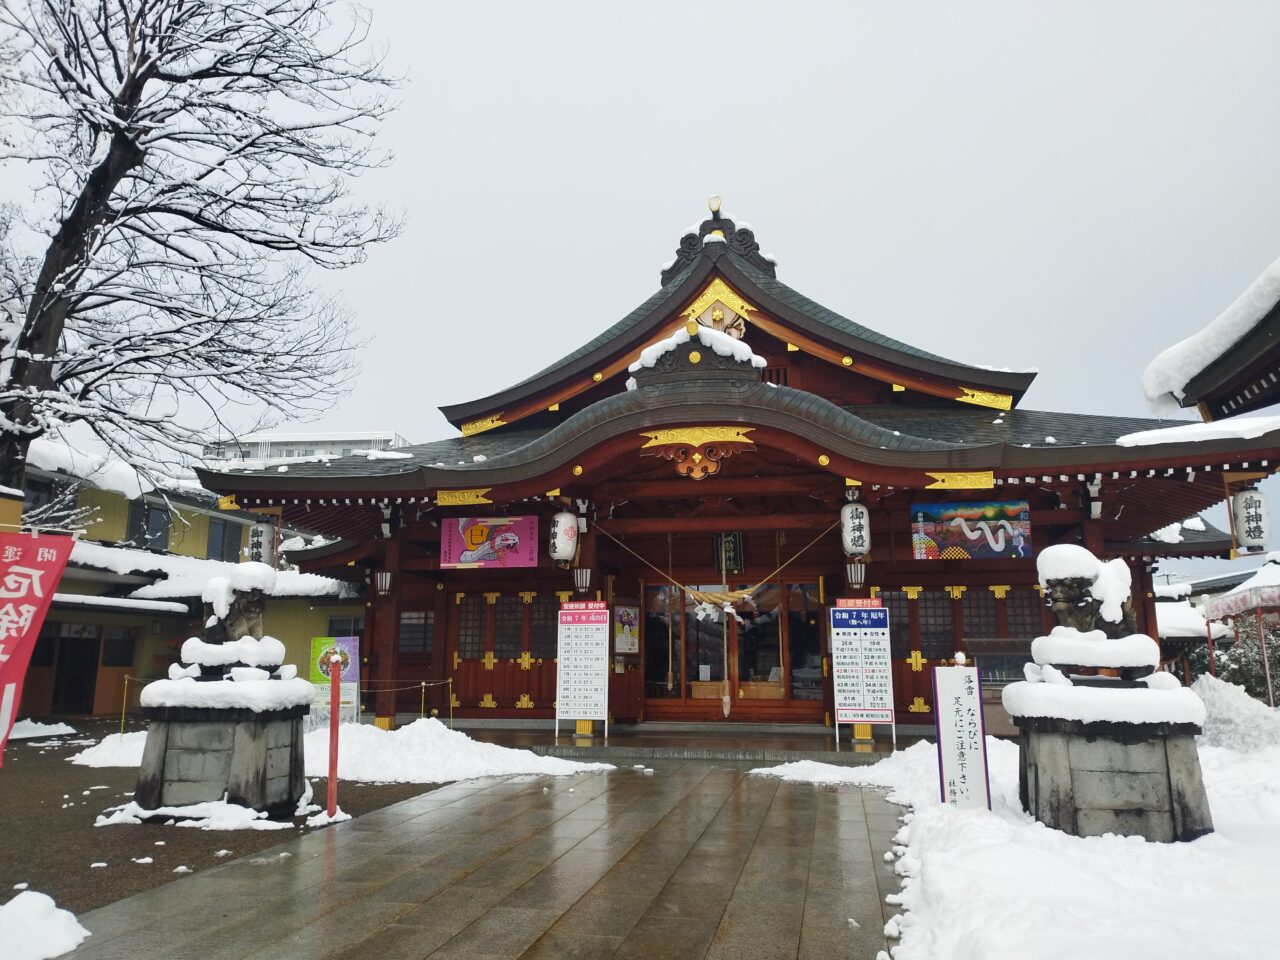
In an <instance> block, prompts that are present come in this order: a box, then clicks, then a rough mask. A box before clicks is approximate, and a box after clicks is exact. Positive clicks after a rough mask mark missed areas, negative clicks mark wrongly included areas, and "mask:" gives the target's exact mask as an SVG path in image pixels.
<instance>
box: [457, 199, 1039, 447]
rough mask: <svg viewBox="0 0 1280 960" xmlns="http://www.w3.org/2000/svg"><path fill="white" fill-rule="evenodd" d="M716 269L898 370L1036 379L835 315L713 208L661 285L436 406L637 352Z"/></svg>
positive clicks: (1015, 389) (501, 403)
mask: <svg viewBox="0 0 1280 960" xmlns="http://www.w3.org/2000/svg"><path fill="white" fill-rule="evenodd" d="M719 235H722V236H719ZM716 276H720V277H722V278H723V279H724V280H726V281H727V282H728V283H729V285H730V286H731V287H733V289H734V290H735V291H736V292H737V293H738V294H740V295H741V296H742V297H743V298H744V299H745V300H747V301H750V302H751V303H752V304H753V305H754V306H755V307H757V308H758V309H759V310H762V311H764V312H765V313H767V314H768V315H769V316H771V317H773V318H776V319H778V320H779V321H782V322H784V323H786V324H788V325H789V326H793V327H794V328H795V329H796V330H798V331H801V332H803V333H805V334H807V335H810V336H812V337H814V338H815V339H817V340H819V341H821V342H823V343H827V344H830V345H831V346H833V347H835V348H838V349H840V350H842V351H848V352H850V353H852V354H854V355H855V356H859V357H866V358H870V359H871V360H873V361H876V362H879V363H883V364H887V365H889V366H891V367H894V368H900V369H902V370H903V371H907V372H915V373H918V374H922V375H925V376H928V377H936V378H942V379H944V380H950V381H955V382H957V383H963V384H965V385H967V386H969V387H973V388H977V389H980V390H990V391H993V392H997V393H1002V394H1007V395H1008V396H1009V397H1011V398H1012V403H1013V404H1015V405H1016V403H1017V401H1018V400H1019V399H1020V398H1021V396H1022V394H1023V393H1025V392H1026V390H1027V388H1028V387H1030V385H1031V382H1032V381H1033V380H1034V379H1035V372H1034V371H1025V372H1012V371H1004V370H992V369H989V368H986V367H977V366H971V365H969V364H965V363H960V362H958V361H955V360H951V359H948V358H947V357H943V356H941V355H939V354H935V353H930V352H929V351H926V350H922V349H920V348H918V347H914V346H911V345H910V344H906V343H903V342H902V341H900V340H896V339H894V338H893V337H889V336H886V335H885V334H882V333H879V332H877V331H875V330H872V329H871V328H869V327H866V326H863V325H862V324H860V323H857V322H855V321H853V320H850V319H848V318H846V317H843V316H841V315H840V314H838V313H836V312H835V311H833V310H830V309H828V308H827V307H824V306H822V305H821V304H819V303H817V302H815V301H813V300H811V299H809V298H808V297H806V296H804V294H802V293H799V292H798V291H796V290H793V289H791V288H790V287H788V286H787V285H786V284H784V283H782V282H781V281H779V280H778V279H777V277H776V268H775V264H774V263H773V262H772V261H771V260H769V259H768V258H767V257H764V256H763V255H761V254H760V253H759V244H758V243H756V241H755V236H754V234H753V233H752V231H751V230H750V229H749V228H747V227H739V226H737V225H735V224H734V222H733V221H732V220H731V219H728V218H727V217H723V216H721V215H720V214H719V213H713V215H712V216H711V218H709V219H707V220H705V221H703V222H702V223H701V224H700V225H699V227H698V228H697V232H694V231H693V230H690V231H689V232H687V233H686V234H685V235H684V237H682V238H681V241H680V245H679V248H678V249H677V256H676V259H675V260H674V261H673V262H672V263H671V264H670V265H669V266H668V267H667V268H666V269H665V270H664V271H663V273H662V287H661V288H660V289H659V290H658V291H657V292H656V293H655V294H654V295H653V296H651V297H649V299H647V300H646V301H645V302H644V303H642V304H641V305H640V306H638V307H637V308H636V309H635V310H633V311H631V312H630V313H629V314H627V315H626V316H625V317H623V318H622V319H621V320H619V321H618V322H617V323H615V324H613V325H612V326H611V327H609V328H608V329H606V330H604V331H602V332H601V333H600V334H599V335H598V336H596V337H594V338H592V339H591V340H590V341H588V342H587V343H585V344H583V345H582V346H581V347H579V348H577V349H576V350H574V351H572V352H570V353H569V354H567V355H565V356H564V357H561V358H560V359H559V360H557V361H556V362H555V363H553V364H551V365H550V366H548V367H546V368H544V369H543V370H541V371H539V372H538V373H535V374H533V375H532V376H530V377H527V378H526V379H524V380H522V381H520V382H519V383H517V384H514V385H513V386H511V387H508V388H507V389H505V390H502V391H499V392H498V393H494V394H491V395H490V396H487V397H481V398H478V399H475V400H471V401H467V402H465V403H457V404H450V405H446V406H442V407H441V408H440V412H441V413H443V414H444V416H445V418H446V419H448V420H449V422H450V423H452V424H453V425H454V426H458V427H462V426H463V425H464V424H465V423H467V422H468V421H473V420H475V419H477V418H482V417H484V416H486V415H494V414H497V413H498V412H500V411H503V410H509V409H510V408H511V407H513V406H514V405H516V404H518V403H520V402H522V401H526V400H528V399H529V398H530V397H532V396H533V395H535V394H538V393H540V392H543V391H548V390H552V389H554V388H555V386H556V385H557V384H558V383H561V382H562V381H566V380H570V379H573V378H575V377H579V376H581V375H583V374H589V373H590V372H592V371H595V370H596V369H597V368H599V367H601V366H602V365H603V363H604V361H605V360H606V359H607V358H609V357H612V356H616V355H617V354H619V353H620V352H622V353H625V352H628V351H630V352H636V351H638V350H639V348H640V347H641V346H643V344H644V342H645V339H646V337H652V336H653V335H654V334H655V332H658V331H656V330H655V326H656V324H658V323H660V322H662V321H663V320H664V319H674V317H675V314H676V313H678V311H680V310H681V309H683V308H684V307H686V306H687V305H688V304H689V303H690V302H692V301H694V300H695V298H696V297H697V296H698V295H699V294H700V293H702V292H703V291H704V290H705V289H706V287H707V284H708V283H709V282H710V281H711V280H712V279H713V278H714V277H716ZM661 332H662V333H666V332H668V331H665V330H663V331H661Z"/></svg>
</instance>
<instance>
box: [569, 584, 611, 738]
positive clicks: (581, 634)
mask: <svg viewBox="0 0 1280 960" xmlns="http://www.w3.org/2000/svg"><path fill="white" fill-rule="evenodd" d="M556 641H557V643H556V657H557V660H558V663H557V666H556V718H557V720H558V719H559V718H561V717H563V718H564V719H566V720H606V719H608V716H609V604H608V603H607V602H605V601H603V600H599V601H597V600H575V601H570V602H569V603H562V604H561V605H560V615H559V629H558V632H557V636H556Z"/></svg>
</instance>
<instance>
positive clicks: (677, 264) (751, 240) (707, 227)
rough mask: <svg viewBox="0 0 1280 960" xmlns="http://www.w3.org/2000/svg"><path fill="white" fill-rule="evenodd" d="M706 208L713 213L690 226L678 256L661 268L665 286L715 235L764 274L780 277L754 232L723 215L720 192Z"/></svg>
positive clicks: (695, 257)
mask: <svg viewBox="0 0 1280 960" xmlns="http://www.w3.org/2000/svg"><path fill="white" fill-rule="evenodd" d="M707 209H709V210H710V211H711V216H710V217H708V218H707V219H706V220H703V221H702V223H700V224H698V226H697V227H695V228H690V229H689V230H688V231H687V232H686V233H685V235H684V236H682V237H681V238H680V244H679V245H678V246H677V247H676V256H675V259H674V260H672V261H671V263H670V265H669V266H667V267H666V268H665V269H664V270H663V271H662V285H663V286H666V285H667V284H668V283H670V282H671V281H672V280H673V279H675V278H676V277H677V276H679V275H680V273H681V272H683V271H684V270H685V268H687V267H688V266H689V265H690V264H692V263H694V262H696V261H697V260H698V258H699V257H701V256H702V253H703V246H704V242H705V239H706V238H707V237H709V236H711V235H712V234H715V235H716V236H718V237H721V238H723V240H724V244H723V246H726V247H728V248H729V252H730V253H733V254H736V255H737V256H739V257H742V258H743V259H744V260H746V261H747V262H748V263H750V264H751V265H752V266H753V267H755V268H756V269H757V270H759V271H761V272H762V273H765V274H767V275H768V276H770V277H775V278H776V277H777V275H778V272H777V266H776V264H774V262H773V261H772V260H770V259H768V258H767V257H765V256H764V255H763V254H762V253H761V252H760V244H759V243H757V242H756V235H755V233H754V232H752V230H751V228H750V227H748V226H746V225H743V226H741V227H739V226H738V225H737V224H735V223H734V222H733V220H732V219H730V218H729V217H728V216H726V215H725V214H724V212H723V211H722V210H721V200H720V197H719V195H715V196H712V197H708V198H707ZM712 246H713V247H716V246H717V245H716V244H714V243H713V244H712ZM716 255H719V251H718V249H717V250H716Z"/></svg>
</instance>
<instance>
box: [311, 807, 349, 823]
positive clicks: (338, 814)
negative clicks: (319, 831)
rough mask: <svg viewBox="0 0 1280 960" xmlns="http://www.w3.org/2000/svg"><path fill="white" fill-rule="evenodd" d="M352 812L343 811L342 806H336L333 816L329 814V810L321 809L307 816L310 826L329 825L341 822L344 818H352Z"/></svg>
mask: <svg viewBox="0 0 1280 960" xmlns="http://www.w3.org/2000/svg"><path fill="white" fill-rule="evenodd" d="M350 819H351V814H349V813H343V812H342V807H335V808H334V811H333V816H332V817H331V816H329V813H328V811H326V810H321V811H320V812H319V813H317V814H316V815H315V816H311V817H307V826H308V827H327V826H329V824H331V823H341V822H342V821H343V820H350Z"/></svg>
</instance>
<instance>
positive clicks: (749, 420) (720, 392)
mask: <svg viewBox="0 0 1280 960" xmlns="http://www.w3.org/2000/svg"><path fill="white" fill-rule="evenodd" d="M715 423H719V424H731V425H741V426H743V427H744V428H745V427H750V428H752V429H756V430H760V431H762V433H761V435H760V436H761V437H763V436H764V435H768V436H772V437H777V438H784V437H785V438H791V440H792V441H794V445H795V446H797V447H798V448H803V449H804V450H805V451H821V452H822V453H825V454H827V455H828V456H829V457H830V459H831V460H832V462H831V463H830V464H829V465H828V467H827V468H828V470H829V471H830V472H833V473H838V472H841V471H849V472H846V473H844V475H845V476H858V478H859V479H865V478H866V476H865V474H867V473H877V474H878V475H879V476H882V477H884V478H886V479H885V482H890V483H893V482H897V483H899V484H900V485H904V486H906V485H918V486H924V485H926V483H925V482H923V481H924V474H926V473H928V472H937V471H956V472H961V471H976V470H983V471H992V472H994V473H996V474H998V475H1002V476H1008V477H1026V478H1032V477H1038V476H1056V475H1059V474H1063V473H1071V474H1075V473H1084V472H1090V473H1092V472H1105V471H1121V470H1123V471H1130V470H1132V469H1133V468H1134V466H1135V465H1140V466H1139V469H1140V470H1142V471H1146V470H1148V469H1150V470H1165V471H1174V470H1187V469H1191V470H1195V471H1197V472H1198V471H1199V470H1200V469H1202V467H1203V466H1205V465H1214V466H1215V468H1216V465H1219V464H1221V465H1227V464H1233V465H1234V464H1239V463H1240V462H1241V461H1242V460H1260V459H1266V458H1269V457H1280V430H1277V431H1273V432H1271V433H1268V434H1266V435H1264V436H1261V437H1258V438H1256V439H1253V440H1238V439H1227V440H1215V441H1203V442H1197V443H1181V444H1160V445H1151V446H1144V447H1119V446H1115V445H1112V444H1092V445H1083V444H1081V445H1076V446H1048V447H1023V446H1020V445H1011V444H1008V443H988V444H960V443H946V442H941V441H933V440H926V439H923V438H920V437H913V436H907V435H901V434H895V433H894V432H893V431H891V430H887V429H885V428H883V427H880V426H877V425H875V424H873V423H870V422H868V421H866V420H863V419H861V418H859V417H857V416H855V415H854V414H852V413H849V412H848V411H846V410H843V409H841V408H840V407H837V406H835V405H834V404H832V403H830V402H829V401H827V400H825V399H823V398H822V397H819V396H816V395H814V394H810V393H805V392H804V391H800V390H794V389H789V388H786V387H780V388H776V389H775V388H773V387H769V386H766V385H765V384H762V383H758V382H756V383H724V382H714V383H709V382H696V383H692V384H690V383H684V384H675V385H665V386H660V387H649V388H646V389H641V390H635V391H629V392H627V393H623V394H617V395H614V396H612V397H608V398H606V399H604V400H601V401H599V402H597V403H595V404H592V405H591V406H589V407H587V408H586V409H584V410H581V411H579V412H578V413H576V414H574V415H573V416H572V417H570V418H568V419H567V420H565V421H564V422H563V423H562V424H560V425H559V426H557V427H555V428H554V429H552V430H550V431H549V432H547V433H545V434H543V435H541V436H539V437H537V438H536V439H534V440H532V441H530V442H529V443H527V444H525V445H523V446H521V447H519V448H518V449H515V450H512V451H510V452H508V453H505V454H502V455H500V456H495V457H493V458H492V459H490V460H487V461H485V462H483V463H468V464H460V465H458V466H454V467H436V466H428V465H424V464H421V463H409V464H406V466H405V469H404V470H402V471H396V472H386V473H381V474H379V475H376V476H370V475H367V474H364V475H362V474H351V473H346V474H341V473H326V474H324V475H314V476H300V475H297V474H294V475H287V474H277V473H270V472H263V473H231V474H227V473H216V472H212V471H207V470H200V471H199V475H200V480H201V482H202V483H203V484H205V486H206V487H208V488H209V489H211V490H216V491H218V492H220V493H244V494H249V493H253V494H256V495H261V496H267V497H270V496H273V495H281V494H285V493H289V494H291V495H294V496H296V495H298V494H301V493H308V494H315V495H320V496H325V495H343V496H354V495H367V494H376V495H380V496H388V495H399V496H421V495H423V493H424V492H426V493H428V494H434V493H435V491H437V490H440V489H445V490H456V489H479V488H488V489H495V488H503V489H504V490H510V489H514V488H517V487H520V485H522V484H523V485H525V486H526V487H528V486H529V485H530V484H534V483H535V481H536V482H542V481H544V480H545V481H547V483H546V487H544V488H543V489H546V488H550V487H556V486H559V485H561V483H571V482H573V481H572V477H570V476H569V475H568V470H569V469H570V467H571V466H572V465H574V464H577V463H579V462H581V461H582V460H583V459H584V458H589V457H591V456H593V455H594V454H595V453H598V452H599V451H600V450H603V449H604V448H609V449H612V450H616V451H617V452H621V451H623V450H626V449H631V450H633V451H634V452H636V453H638V451H639V449H640V445H639V444H638V443H637V441H638V440H639V439H641V438H640V434H641V433H642V432H643V431H645V430H651V429H654V428H670V427H679V426H695V425H705V424H715ZM757 439H758V438H757ZM815 456H816V453H815ZM331 467H332V468H334V469H335V470H337V469H341V461H338V462H335V463H334V464H332V465H331ZM859 470H862V471H863V473H864V476H859V475H858V472H859ZM890 475H893V476H894V477H895V478H896V480H892V479H887V478H888V477H889V476H890ZM877 482H878V481H877ZM530 489H532V488H530Z"/></svg>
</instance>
